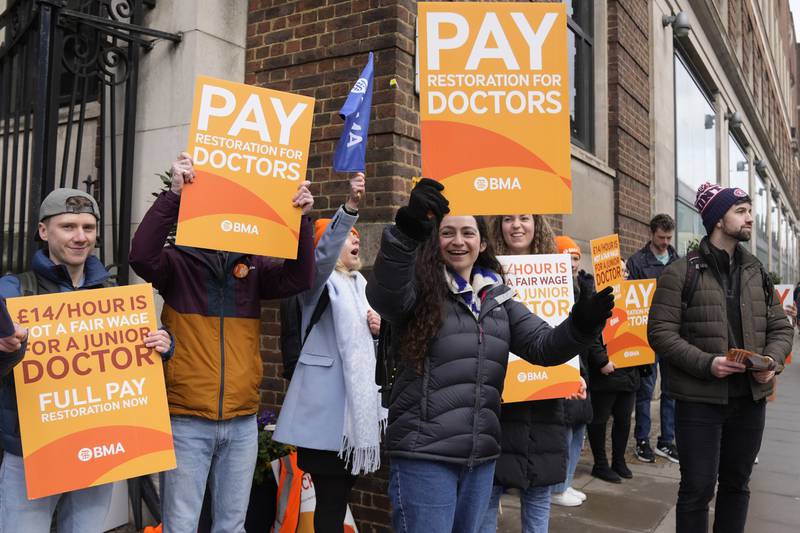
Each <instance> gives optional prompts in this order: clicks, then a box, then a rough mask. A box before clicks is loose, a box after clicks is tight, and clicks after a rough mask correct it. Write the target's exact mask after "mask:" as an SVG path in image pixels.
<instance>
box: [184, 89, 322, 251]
mask: <svg viewBox="0 0 800 533" xmlns="http://www.w3.org/2000/svg"><path fill="white" fill-rule="evenodd" d="M313 116H314V99H313V98H310V97H308V96H302V95H298V94H291V93H286V92H281V91H274V90H271V89H263V88H260V87H253V86H250V85H245V84H242V83H235V82H231V81H226V80H220V79H215V78H209V77H207V76H199V77H198V78H197V82H196V86H195V96H194V111H193V117H192V126H191V129H190V131H189V153H190V155H191V156H192V159H193V160H194V168H195V174H196V176H195V181H194V183H191V184H189V185H188V186H187V187H185V188H184V191H183V193H182V195H181V209H180V214H179V216H178V233H177V236H176V242H177V243H178V244H180V245H186V246H196V247H199V248H210V249H213V250H228V251H231V252H242V253H247V254H255V255H269V256H273V257H282V258H287V259H294V258H295V257H297V241H298V238H299V228H300V209H299V208H296V207H292V201H291V199H292V196H294V194H295V192H297V186H298V184H299V183H301V182H302V181H303V180H305V175H306V167H307V164H308V148H309V143H310V141H311V123H312V119H313Z"/></svg>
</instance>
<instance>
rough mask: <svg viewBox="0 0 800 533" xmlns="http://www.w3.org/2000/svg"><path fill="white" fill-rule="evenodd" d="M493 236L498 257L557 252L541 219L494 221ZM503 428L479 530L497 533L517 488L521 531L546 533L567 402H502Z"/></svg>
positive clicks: (563, 471)
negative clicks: (503, 504) (507, 497)
mask: <svg viewBox="0 0 800 533" xmlns="http://www.w3.org/2000/svg"><path fill="white" fill-rule="evenodd" d="M491 235H492V239H491V240H492V243H493V244H494V246H495V249H496V250H497V252H498V253H499V254H500V255H506V254H509V255H530V254H554V253H556V252H557V249H556V245H555V241H554V235H553V230H552V229H550V224H548V223H547V221H546V220H545V219H544V217H542V216H541V215H529V214H525V215H504V216H496V217H493V219H492V228H491ZM500 426H501V432H502V433H501V435H502V439H501V454H500V457H499V458H498V459H497V465H496V467H495V471H494V487H493V488H492V497H491V499H490V500H489V507H488V509H487V511H486V514H485V516H484V518H483V522H482V525H481V532H482V533H494V532H495V531H496V530H497V510H498V507H499V505H500V496H501V495H502V494H503V492H504V490H505V489H506V488H516V489H519V499H520V511H521V512H520V517H521V519H522V531H523V532H524V533H546V532H547V529H548V524H549V520H550V495H551V492H552V487H553V486H555V485H556V484H557V483H560V482H562V481H564V479H565V478H566V476H567V462H568V459H567V440H568V431H567V427H566V426H565V425H564V401H563V400H561V399H552V400H537V401H533V402H519V403H504V404H503V405H502V406H501V409H500ZM581 438H583V437H582V436H581ZM574 501H575V502H576V505H580V504H581V503H582V500H580V499H577V498H575V499H574Z"/></svg>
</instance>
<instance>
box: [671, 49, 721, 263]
mask: <svg viewBox="0 0 800 533" xmlns="http://www.w3.org/2000/svg"><path fill="white" fill-rule="evenodd" d="M674 67H675V171H676V176H675V184H676V190H677V195H676V202H677V206H676V209H675V212H676V215H677V225H678V234H677V239H676V248H677V249H678V252H679V253H681V254H683V253H685V251H686V247H687V245H688V244H689V242H691V241H693V240H699V239H700V238H702V237H703V236H705V234H706V232H705V229H704V228H703V224H702V221H701V219H700V215H699V214H698V213H697V211H696V210H695V208H694V200H695V196H696V194H697V188H698V187H699V186H700V185H701V184H702V183H704V182H706V181H709V182H711V183H717V158H716V131H715V120H714V117H715V113H714V108H713V107H712V106H711V102H710V101H709V98H708V97H707V96H706V93H705V91H704V90H703V89H702V88H701V86H700V84H699V83H698V81H697V80H696V78H695V77H694V76H693V75H692V73H691V72H690V71H689V68H688V67H687V65H686V64H685V63H684V61H683V59H682V58H681V57H680V56H679V55H678V54H675V60H674Z"/></svg>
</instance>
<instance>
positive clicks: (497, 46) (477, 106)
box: [417, 2, 572, 215]
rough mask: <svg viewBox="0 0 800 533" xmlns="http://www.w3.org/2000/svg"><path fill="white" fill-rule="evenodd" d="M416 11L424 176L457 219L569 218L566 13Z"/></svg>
mask: <svg viewBox="0 0 800 533" xmlns="http://www.w3.org/2000/svg"><path fill="white" fill-rule="evenodd" d="M418 9H419V23H418V28H419V51H418V54H417V57H418V59H419V82H420V124H421V130H420V131H421V138H422V174H423V176H426V177H428V178H432V179H435V180H438V181H441V182H442V183H443V184H444V186H445V190H444V194H445V195H446V196H447V198H448V200H449V201H450V212H451V214H456V215H497V214H503V213H571V212H572V178H571V173H570V132H569V114H570V112H569V91H570V84H569V80H568V73H569V67H568V63H567V18H566V9H565V6H564V4H561V3H552V2H550V3H532V4H523V3H479V2H475V3H467V2H420V3H419V5H418Z"/></svg>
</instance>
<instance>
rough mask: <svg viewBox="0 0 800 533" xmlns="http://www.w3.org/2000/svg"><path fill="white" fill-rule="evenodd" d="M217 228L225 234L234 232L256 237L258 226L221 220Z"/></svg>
mask: <svg viewBox="0 0 800 533" xmlns="http://www.w3.org/2000/svg"><path fill="white" fill-rule="evenodd" d="M219 227H220V229H222V231H224V232H225V233H230V232H234V233H247V234H249V235H258V226H257V225H256V224H245V223H244V222H231V221H230V220H223V221H222V222H221V223H220V225H219Z"/></svg>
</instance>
